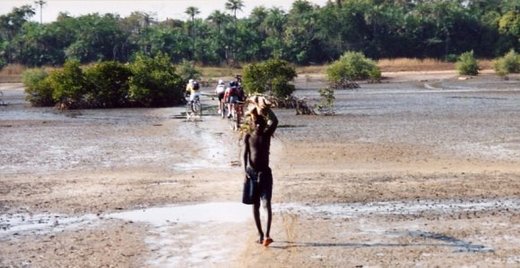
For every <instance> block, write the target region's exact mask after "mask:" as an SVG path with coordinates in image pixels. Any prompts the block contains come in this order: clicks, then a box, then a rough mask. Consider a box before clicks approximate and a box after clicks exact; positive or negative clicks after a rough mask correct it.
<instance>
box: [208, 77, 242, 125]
mask: <svg viewBox="0 0 520 268" xmlns="http://www.w3.org/2000/svg"><path fill="white" fill-rule="evenodd" d="M215 94H216V95H217V98H218V107H219V108H218V113H219V114H220V115H221V116H222V117H227V118H232V117H233V116H238V115H236V114H233V111H235V108H237V107H238V106H236V105H237V104H238V103H240V102H244V101H245V94H244V90H243V88H242V81H241V78H240V76H239V75H237V76H236V80H234V81H230V82H229V84H227V85H226V83H225V82H224V80H222V79H221V80H219V81H218V84H217V87H216V88H215ZM226 106H227V114H226V111H225V110H226Z"/></svg>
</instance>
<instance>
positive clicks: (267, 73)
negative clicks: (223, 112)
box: [242, 59, 297, 98]
mask: <svg viewBox="0 0 520 268" xmlns="http://www.w3.org/2000/svg"><path fill="white" fill-rule="evenodd" d="M296 76H297V75H296V71H295V69H294V68H293V67H292V66H290V64H289V63H288V62H287V61H284V60H279V59H271V60H267V61H264V62H261V63H255V64H249V65H247V66H246V67H245V68H244V73H243V77H242V82H243V85H244V90H245V92H246V93H247V94H249V95H252V94H262V93H264V92H267V93H269V94H272V95H274V96H275V97H278V98H284V97H287V96H290V95H291V94H292V93H293V92H294V90H295V88H294V85H291V84H289V82H290V81H292V80H293V79H294V78H295V77H296Z"/></svg>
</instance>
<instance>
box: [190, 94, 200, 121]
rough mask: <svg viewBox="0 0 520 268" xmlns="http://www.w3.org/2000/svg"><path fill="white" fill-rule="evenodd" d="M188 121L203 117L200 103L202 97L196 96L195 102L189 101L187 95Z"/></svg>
mask: <svg viewBox="0 0 520 268" xmlns="http://www.w3.org/2000/svg"><path fill="white" fill-rule="evenodd" d="M186 98H187V103H186V119H187V120H190V118H192V117H198V118H199V119H200V118H201V117H202V104H201V103H200V96H199V95H196V96H195V97H194V98H193V101H190V100H189V94H187V95H186Z"/></svg>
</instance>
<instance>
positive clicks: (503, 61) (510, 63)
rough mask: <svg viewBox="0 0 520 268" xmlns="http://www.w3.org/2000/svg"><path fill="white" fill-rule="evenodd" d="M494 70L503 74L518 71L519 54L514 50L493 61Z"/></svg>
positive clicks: (519, 63)
mask: <svg viewBox="0 0 520 268" xmlns="http://www.w3.org/2000/svg"><path fill="white" fill-rule="evenodd" d="M495 71H496V73H497V74H499V75H501V76H504V75H507V74H509V73H520V54H518V53H516V52H515V51H514V50H511V51H509V52H508V53H507V54H506V55H504V56H503V57H501V58H499V59H497V60H496V61H495Z"/></svg>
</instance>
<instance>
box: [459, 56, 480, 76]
mask: <svg viewBox="0 0 520 268" xmlns="http://www.w3.org/2000/svg"><path fill="white" fill-rule="evenodd" d="M455 67H456V68H457V70H458V71H459V74H460V75H478V69H479V67H478V63H477V60H476V59H475V57H474V56H473V50H472V51H469V52H464V53H462V55H460V57H459V58H458V60H457V63H455Z"/></svg>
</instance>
